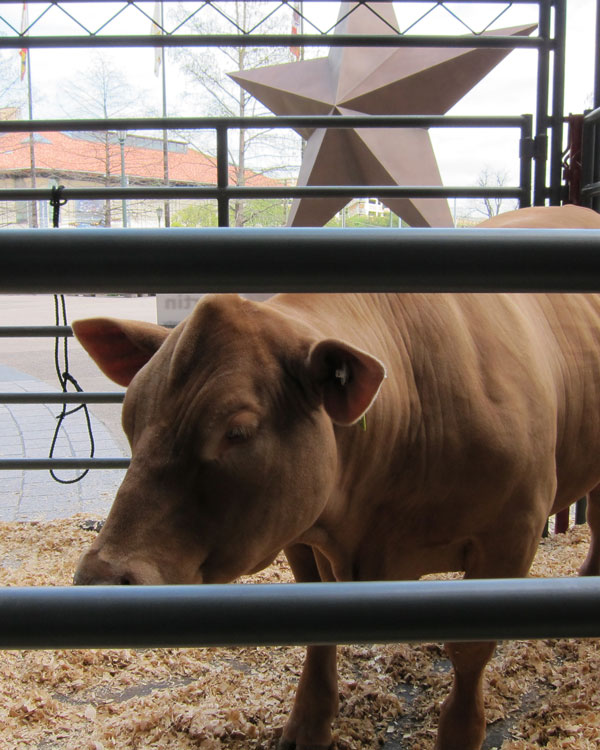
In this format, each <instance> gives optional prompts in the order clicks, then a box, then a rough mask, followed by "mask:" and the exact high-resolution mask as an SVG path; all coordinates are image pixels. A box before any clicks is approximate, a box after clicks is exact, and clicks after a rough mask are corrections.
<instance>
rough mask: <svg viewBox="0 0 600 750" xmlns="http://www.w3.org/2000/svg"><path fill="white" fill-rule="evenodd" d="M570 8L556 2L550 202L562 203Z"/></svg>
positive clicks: (555, 204) (559, 1)
mask: <svg viewBox="0 0 600 750" xmlns="http://www.w3.org/2000/svg"><path fill="white" fill-rule="evenodd" d="M566 35H567V11H566V3H565V0H555V3H554V47H553V52H554V55H553V60H552V70H553V74H552V112H551V116H550V126H551V133H550V173H549V174H550V192H549V197H550V204H551V205H553V206H558V205H560V203H561V199H562V197H563V196H562V184H561V178H562V151H563V125H564V123H563V118H564V98H565V46H566Z"/></svg>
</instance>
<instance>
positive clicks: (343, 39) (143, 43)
mask: <svg viewBox="0 0 600 750" xmlns="http://www.w3.org/2000/svg"><path fill="white" fill-rule="evenodd" d="M38 1H39V2H41V0H38ZM309 1H310V0H309ZM419 1H423V2H424V1H425V0H419ZM475 1H476V0H457V3H456V4H461V3H462V4H466V5H468V4H469V3H473V2H475ZM68 2H69V0H66V4H68ZM492 2H494V3H501V2H502V3H503V0H492ZM519 3H522V4H528V5H533V6H537V9H538V23H537V25H538V35H537V36H535V37H524V36H498V35H490V36H484V35H481V34H475V33H473V34H471V35H469V36H468V37H465V36H461V35H452V36H449V35H418V34H412V33H410V34H408V33H396V34H381V35H349V34H331V33H327V32H323V33H318V34H264V33H236V34H207V35H204V34H203V35H198V34H182V33H178V29H179V26H178V27H176V29H175V30H174V31H173V32H168V31H167V30H166V29H162V34H161V35H160V36H158V37H157V35H156V34H141V35H120V36H117V35H108V34H105V33H103V31H102V29H101V30H99V31H97V32H92V31H89V32H88V33H83V34H78V35H72V36H65V35H62V36H52V35H45V36H41V35H39V36H36V35H35V24H33V25H32V26H33V33H32V31H28V33H27V34H25V33H15V35H14V36H10V35H9V36H3V37H0V49H1V48H5V49H22V48H29V49H51V48H63V49H67V48H90V49H94V48H105V47H106V48H114V47H138V48H139V47H156V46H157V42H158V44H159V45H160V46H161V47H222V46H232V47H244V46H262V47H290V46H294V47H310V46H318V47H322V46H328V47H357V46H360V47H368V46H379V47H454V48H457V47H459V48H462V47H465V45H466V44H467V46H468V47H469V48H473V49H477V48H505V49H519V48H520V49H533V50H536V51H537V56H538V67H537V92H536V100H535V132H534V134H533V135H531V132H530V134H529V135H525V134H523V135H522V139H521V140H522V144H524V145H523V147H522V152H523V153H522V154H521V160H522V162H521V180H520V186H519V191H518V192H517V191H516V189H509V190H506V191H504V192H503V191H502V189H500V190H499V189H495V190H492V189H489V190H486V189H479V190H477V189H463V188H461V189H457V188H448V189H446V190H445V189H441V188H434V187H433V186H432V187H430V188H427V187H425V188H411V186H407V187H406V188H404V189H400V190H398V191H396V192H394V193H392V192H387V191H386V192H385V193H383V192H382V191H381V190H380V189H378V188H377V189H376V188H374V187H373V186H362V187H360V189H359V190H353V189H349V190H347V192H344V189H340V188H335V189H334V190H335V192H330V191H329V188H328V187H325V188H324V190H325V191H326V192H323V189H320V192H319V189H317V188H315V190H314V191H313V190H312V189H305V190H308V192H300V191H301V190H302V189H300V188H297V189H295V190H296V191H297V192H288V191H283V192H282V191H278V192H277V193H275V192H273V193H269V197H275V196H277V197H282V198H283V197H306V196H309V195H310V196H312V195H313V193H314V192H317V194H318V195H326V196H332V195H340V196H341V195H344V196H346V197H348V198H352V197H364V196H366V195H376V194H377V195H382V196H383V197H415V198H416V197H448V196H449V197H516V198H518V199H519V201H520V205H521V206H526V205H530V202H531V200H532V197H531V182H529V183H528V182H527V178H526V177H524V175H523V169H524V167H523V160H524V159H529V160H533V162H534V164H535V172H534V176H533V202H534V203H535V204H536V205H543V204H544V203H545V201H546V200H547V199H549V200H550V202H551V203H553V204H558V203H559V202H560V199H561V167H562V133H563V98H564V62H565V61H564V55H565V34H566V2H565V0H519ZM503 4H504V3H503ZM515 4H516V3H515ZM58 5H61V3H58ZM134 5H135V3H134ZM442 5H443V4H442ZM135 7H137V6H135ZM138 10H140V8H138ZM140 12H142V13H143V14H144V15H145V16H146V17H147V18H148V19H149V20H150V16H148V14H146V13H145V12H144V11H140ZM15 31H16V30H15ZM328 31H329V30H328ZM550 92H551V95H550ZM177 119H178V118H169V119H168V123H169V124H167V121H165V120H164V119H163V118H154V128H155V129H156V128H163V127H166V128H169V127H183V126H182V125H176V124H175V123H176V122H177ZM276 119H277V120H278V121H279V123H280V124H277V125H271V124H269V127H292V125H291V124H288V125H285V124H283V121H284V119H286V118H276ZM287 119H288V120H289V121H290V122H291V120H294V119H297V118H287ZM352 119H353V118H348V117H346V116H340V117H335V118H334V117H329V118H324V120H326V121H327V122H324V123H323V124H322V126H323V127H331V126H335V127H352V125H350V124H349V123H350V121H351V120H352ZM367 119H368V120H370V121H371V124H369V125H367V126H368V127H377V126H381V127H385V126H386V125H383V122H384V120H385V118H381V124H380V125H377V122H376V120H377V117H376V116H370V117H368V118H367ZM409 119H410V118H406V119H404V124H402V120H403V118H398V119H395V120H394V125H393V126H394V127H397V126H399V127H455V126H458V121H457V119H456V120H455V122H456V125H452V124H450V123H451V121H452V120H453V119H454V118H438V119H439V120H442V119H446V120H447V121H448V124H447V125H443V124H440V123H439V122H435V120H436V118H428V121H429V124H427V118H423V119H421V121H420V122H421V124H419V123H418V122H417V120H418V118H416V119H414V120H413V124H412V125H410V124H408V123H409ZM469 119H470V120H471V122H472V124H466V122H464V124H463V125H460V127H481V126H482V125H479V124H476V123H475V121H476V120H477V119H478V118H463V120H464V121H466V120H469ZM491 119H493V118H491ZM333 120H345V121H346V125H343V124H339V125H337V124H336V125H334V124H333V122H332V121H333ZM501 120H502V118H498V123H499V126H500V127H504V125H502V124H500V121H501ZM148 122H149V121H148ZM230 122H231V123H233V122H234V121H233V120H231V121H230ZM312 122H313V127H314V126H316V123H317V122H318V118H317V119H313V120H312ZM357 122H358V121H357ZM387 122H388V124H389V123H390V122H391V120H389V119H388V120H387ZM38 124H39V123H38V122H36V121H32V122H29V123H19V131H26V132H31V131H36V130H38V131H39V130H40V129H41V128H39V127H38ZM264 124H268V123H267V122H266V120H265V121H264V122H261V125H264ZM304 124H306V121H305V122H304ZM14 125H15V123H10V122H6V123H0V126H1V127H0V132H11V129H12V128H13V126H14ZM213 126H214V127H216V129H217V141H218V143H217V148H218V149H219V150H220V152H221V157H220V159H219V173H218V178H217V182H218V184H217V192H214V189H210V188H207V189H200V192H195V190H196V189H195V188H191V189H183V190H184V192H182V193H179V195H177V194H176V193H175V192H174V189H173V188H171V189H169V192H168V193H167V194H165V193H163V192H161V189H160V188H149V189H147V192H145V193H140V192H137V189H136V188H131V189H130V191H127V192H124V191H123V190H119V189H118V188H114V189H113V188H111V189H107V192H102V189H91V188H90V189H87V190H86V191H85V192H83V191H77V192H71V190H72V189H70V191H69V193H68V197H73V198H75V197H86V198H87V197H91V196H94V197H98V198H100V197H103V198H115V199H118V198H125V197H145V198H149V197H153V198H163V197H188V198H189V197H209V198H212V197H215V198H217V199H218V200H219V225H220V226H227V224H228V214H227V211H226V210H225V208H224V207H225V206H226V205H227V202H228V200H230V199H231V198H232V197H234V196H235V197H239V198H244V197H248V198H257V197H264V195H263V193H261V192H260V191H259V190H258V189H249V188H244V189H241V188H240V189H237V188H229V187H228V186H227V183H228V169H227V158H226V130H227V128H231V127H236V126H235V125H233V124H230V125H227V126H224V127H221V125H218V124H214V125H211V127H213ZM360 126H361V127H364V126H365V125H364V120H363V121H361V125H360ZM515 126H516V127H521V125H513V126H507V127H515ZM144 127H145V126H144V125H143V124H139V123H138V125H137V126H136V124H135V121H134V120H130V119H121V120H114V121H112V124H111V123H110V121H107V120H103V121H100V124H97V125H96V126H95V128H93V129H97V130H107V129H122V128H127V129H129V130H131V129H143V128H144ZM189 127H198V126H197V125H190V126H189ZM237 127H240V124H239V123H238V125H237ZM492 127H495V125H492ZM68 128H69V129H71V130H73V129H75V128H74V127H73V125H72V124H70V125H69V126H68ZM46 129H52V127H47V128H46ZM86 129H90V128H89V127H88V128H86ZM146 129H150V128H149V126H148V128H146ZM548 134H550V135H548ZM223 138H224V139H225V140H224V141H223V140H220V139H223ZM548 157H549V158H550V169H549V174H547V171H548V170H547V166H548V161H547V160H548ZM548 177H549V184H547V179H548ZM529 179H531V177H530V178H529ZM176 189H177V190H179V188H176ZM226 190H230V191H232V192H231V193H226V192H225V191H226ZM248 190H250V192H247V191H248ZM289 190H290V191H291V190H292V189H291V188H290V189H289ZM387 190H391V189H390V188H389V186H387ZM528 190H529V192H528V194H527V195H526V193H527V191H528ZM2 194H3V195H4V196H5V199H10V200H31V199H32V196H33V197H35V199H45V198H47V191H46V192H44V191H39V192H35V193H27V192H19V193H17V192H14V191H10V193H9V192H5V191H2ZM65 197H67V193H66V192H65Z"/></svg>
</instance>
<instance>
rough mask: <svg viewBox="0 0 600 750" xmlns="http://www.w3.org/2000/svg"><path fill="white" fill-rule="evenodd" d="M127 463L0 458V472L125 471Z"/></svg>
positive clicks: (78, 459) (118, 461)
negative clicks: (55, 470) (52, 470)
mask: <svg viewBox="0 0 600 750" xmlns="http://www.w3.org/2000/svg"><path fill="white" fill-rule="evenodd" d="M129 463H130V459H129V458H2V459H0V471H50V469H73V470H79V469H126V468H127V467H128V466H129Z"/></svg>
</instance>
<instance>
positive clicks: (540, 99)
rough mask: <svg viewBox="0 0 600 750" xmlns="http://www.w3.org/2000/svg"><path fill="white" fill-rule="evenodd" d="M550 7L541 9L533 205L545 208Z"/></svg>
mask: <svg viewBox="0 0 600 750" xmlns="http://www.w3.org/2000/svg"><path fill="white" fill-rule="evenodd" d="M550 10H551V9H550V5H549V4H541V5H540V7H539V13H540V15H539V23H538V34H539V35H540V38H541V39H543V40H544V42H545V45H544V46H543V47H542V48H541V49H540V51H539V54H538V69H537V100H536V111H535V170H534V189H533V203H534V205H535V206H543V205H544V203H545V201H546V167H547V159H548V97H549V73H550V48H549V45H548V40H549V39H550V21H551V17H550V16H551V14H550Z"/></svg>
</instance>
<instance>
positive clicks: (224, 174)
mask: <svg viewBox="0 0 600 750" xmlns="http://www.w3.org/2000/svg"><path fill="white" fill-rule="evenodd" d="M308 127H311V128H335V129H344V128H368V129H370V128H392V127H395V128H427V129H429V128H467V129H468V128H476V129H482V128H501V129H517V130H519V132H520V138H519V155H518V156H519V163H520V169H519V185H518V186H514V187H508V186H505V187H502V186H497V187H475V186H473V187H458V186H455V187H451V186H447V187H441V186H421V185H412V186H411V185H404V186H398V185H394V186H391V185H352V186H334V185H329V186H327V185H325V186H323V185H318V186H317V185H311V186H303V187H298V186H295V187H286V186H283V185H278V186H273V187H253V186H243V187H242V186H234V185H230V184H229V177H230V175H229V163H228V162H229V140H228V133H229V131H230V130H237V129H240V128H243V129H248V130H251V129H260V130H264V129H267V128H272V129H293V128H308ZM173 129H178V130H181V129H186V130H191V129H195V130H213V131H215V133H216V144H217V184H216V186H214V187H212V186H194V187H188V186H176V185H163V186H152V187H147V186H133V187H104V188H103V187H89V188H82V187H72V188H69V187H62V188H61V191H60V197H61V199H63V200H78V199H91V198H96V199H106V200H117V199H133V198H142V199H146V200H151V199H154V200H155V199H158V198H168V199H177V198H180V199H188V200H189V199H216V201H217V205H218V224H219V226H220V227H226V226H229V203H230V201H232V200H235V199H241V198H248V199H259V198H292V199H293V198H315V197H316V198H331V197H344V198H347V199H348V200H350V199H352V198H358V197H365V196H377V197H378V198H384V199H385V198H497V197H500V198H516V199H518V201H519V205H520V206H521V207H525V206H529V205H531V189H532V162H533V160H534V156H535V146H534V141H533V136H532V129H533V118H532V116H531V115H521V116H513V117H507V116H488V117H466V116H462V117H451V116H446V115H439V116H434V115H395V116H390V115H387V116H384V115H361V116H347V115H344V116H321V117H315V116H297V117H237V118H236V117H228V118H222V117H212V118H210V117H204V118H193V117H170V118H164V117H153V118H112V119H85V120H69V119H65V120H36V121H33V122H32V121H30V120H10V121H4V122H2V121H0V134H1V133H13V132H18V133H23V132H25V133H39V132H59V131H61V130H69V131H74V132H77V131H79V132H94V131H99V132H109V131H120V130H135V131H140V130H142V131H143V130H173ZM54 195H55V192H54V191H53V190H52V189H51V188H46V189H44V188H4V189H1V190H0V200H5V201H8V200H10V201H31V200H45V201H50V200H52V198H53V197H54Z"/></svg>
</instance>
